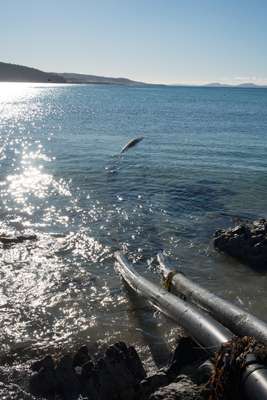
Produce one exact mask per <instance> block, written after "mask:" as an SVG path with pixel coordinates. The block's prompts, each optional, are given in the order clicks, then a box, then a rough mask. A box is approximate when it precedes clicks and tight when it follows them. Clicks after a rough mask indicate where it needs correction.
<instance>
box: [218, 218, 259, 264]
mask: <svg viewBox="0 0 267 400" xmlns="http://www.w3.org/2000/svg"><path fill="white" fill-rule="evenodd" d="M213 243H214V247H215V249H217V250H219V251H222V252H223V253H225V254H228V255H230V256H232V257H234V258H237V259H238V260H240V261H242V262H244V263H246V264H248V265H250V266H251V267H253V268H257V269H262V268H267V221H266V220H265V219H260V220H259V221H254V222H252V223H246V224H242V225H238V226H236V227H234V228H230V229H227V230H220V231H217V232H216V233H215V238H214V242H213Z"/></svg>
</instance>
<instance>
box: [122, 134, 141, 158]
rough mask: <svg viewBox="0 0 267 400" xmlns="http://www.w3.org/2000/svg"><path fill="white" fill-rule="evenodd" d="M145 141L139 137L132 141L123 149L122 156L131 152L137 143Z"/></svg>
mask: <svg viewBox="0 0 267 400" xmlns="http://www.w3.org/2000/svg"><path fill="white" fill-rule="evenodd" d="M143 139H144V136H140V137H137V138H135V139H132V140H130V141H129V142H128V143H127V144H126V145H125V146H124V147H123V148H122V149H121V154H122V153H124V152H125V151H127V150H129V149H130V148H131V147H134V146H135V145H137V143H139V142H141V140H143Z"/></svg>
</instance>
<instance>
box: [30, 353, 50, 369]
mask: <svg viewBox="0 0 267 400" xmlns="http://www.w3.org/2000/svg"><path fill="white" fill-rule="evenodd" d="M42 368H44V369H52V370H54V368H55V363H54V360H53V358H52V357H51V356H50V355H48V356H46V357H44V358H43V359H42V360H38V361H35V362H33V363H32V365H31V370H32V371H35V372H39V371H40V370H41V369H42Z"/></svg>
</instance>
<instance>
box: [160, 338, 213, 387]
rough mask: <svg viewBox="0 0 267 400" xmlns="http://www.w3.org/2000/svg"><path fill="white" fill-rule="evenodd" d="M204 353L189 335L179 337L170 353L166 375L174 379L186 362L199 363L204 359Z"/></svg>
mask: <svg viewBox="0 0 267 400" xmlns="http://www.w3.org/2000/svg"><path fill="white" fill-rule="evenodd" d="M206 357H207V356H206V353H205V352H204V350H203V349H201V348H200V347H199V346H198V345H197V344H196V343H195V342H194V341H193V340H192V339H191V338H190V337H187V336H186V337H183V336H182V337H181V338H179V342H178V344H177V346H176V349H175V351H174V353H173V355H172V358H171V360H170V363H169V366H168V368H167V371H166V373H167V375H168V377H169V379H170V380H172V379H174V378H175V377H176V376H177V375H178V374H179V373H180V371H181V368H183V367H185V366H186V365H188V364H192V363H197V362H198V363H199V362H200V361H204V360H205V359H206Z"/></svg>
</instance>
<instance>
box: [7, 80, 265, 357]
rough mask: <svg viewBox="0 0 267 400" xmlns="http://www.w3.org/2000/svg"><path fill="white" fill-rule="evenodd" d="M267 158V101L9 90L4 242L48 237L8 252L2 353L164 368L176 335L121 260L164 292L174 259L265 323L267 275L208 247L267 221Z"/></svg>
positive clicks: (225, 95)
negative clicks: (119, 266) (232, 231)
mask: <svg viewBox="0 0 267 400" xmlns="http://www.w3.org/2000/svg"><path fill="white" fill-rule="evenodd" d="M140 135H142V136H144V137H145V139H144V140H143V141H142V142H141V143H139V144H138V145H137V146H136V147H135V148H133V149H130V150H129V152H127V153H125V154H124V155H122V156H119V155H118V154H119V152H120V149H121V148H122V146H123V145H125V144H126V143H127V142H128V140H130V139H132V138H134V137H136V136H140ZM266 154H267V89H237V88H183V87H123V86H108V85H99V86H97V85H89V86H87V85H79V86H75V85H36V84H35V85H33V84H32V85H30V84H19V85H18V84H1V85H0V196H1V198H0V215H1V220H0V233H1V234H12V233H15V232H26V233H27V232H28V233H34V234H36V235H37V237H38V240H37V241H34V242H30V241H29V242H27V241H26V242H24V243H21V244H16V245H14V246H12V247H9V248H1V249H0V255H1V257H0V282H1V286H0V322H1V328H2V329H1V333H0V335H1V343H0V344H1V352H9V351H15V349H18V348H22V349H24V348H25V349H37V351H38V349H41V348H46V347H48V348H49V349H52V350H53V349H57V348H63V349H68V348H70V347H71V346H75V345H76V344H79V343H83V342H85V341H86V342H90V343H92V344H93V343H95V342H98V343H99V342H100V343H106V344H110V343H113V342H114V341H116V340H124V341H128V342H129V343H132V344H135V345H136V346H137V348H138V349H139V351H141V353H142V354H143V356H144V358H147V357H148V348H150V350H151V351H152V355H153V357H154V359H155V361H156V362H158V363H160V362H161V361H163V360H162V357H163V354H165V353H166V349H167V347H168V346H170V345H172V344H173V343H174V340H175V335H176V332H177V329H178V328H177V327H176V326H175V325H174V324H173V323H172V322H170V321H167V320H166V319H165V318H164V317H163V316H161V315H160V314H158V313H155V312H153V311H151V309H150V308H149V307H148V306H146V305H144V304H143V302H142V301H140V300H137V299H135V298H134V297H133V296H132V295H131V294H129V293H128V292H127V291H126V289H125V288H124V286H123V284H122V282H121V281H120V278H119V276H118V275H117V274H116V271H115V270H114V260H113V253H114V251H116V250H118V249H120V250H123V251H124V252H126V254H127V256H128V257H129V259H130V260H132V261H133V262H134V263H135V264H136V268H138V271H140V273H142V274H144V275H146V276H148V277H149V278H151V279H153V280H154V281H155V282H159V279H160V278H159V276H158V275H157V273H156V271H157V270H156V260H155V257H156V254H157V253H158V252H159V251H160V250H164V251H165V252H166V254H167V255H169V256H170V258H171V259H172V260H173V261H174V265H175V264H176V265H178V266H179V267H180V268H181V269H182V270H183V271H184V272H185V273H186V274H187V275H188V276H189V277H191V278H192V279H195V280H196V282H198V283H200V284H201V285H203V286H204V287H206V288H208V289H211V290H212V291H214V292H215V293H217V294H219V295H222V296H223V297H225V298H227V299H230V300H232V301H234V302H236V303H237V304H239V305H242V306H243V307H244V308H246V309H248V310H250V311H252V312H253V313H254V314H255V315H257V316H259V317H260V318H262V319H264V320H266V321H267V317H266V311H267V306H266V287H267V270H266V272H262V273H258V272H256V271H253V270H252V269H250V268H249V267H247V266H245V265H241V264H239V263H237V262H235V261H233V260H231V259H229V258H227V257H225V256H223V255H220V254H218V253H216V252H215V251H214V250H213V248H212V245H211V239H212V236H213V233H214V232H215V230H217V229H219V228H224V227H227V226H230V225H233V224H235V223H237V221H239V220H246V219H254V218H258V217H267V177H266V172H267V166H266ZM25 351H26V350H25Z"/></svg>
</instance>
